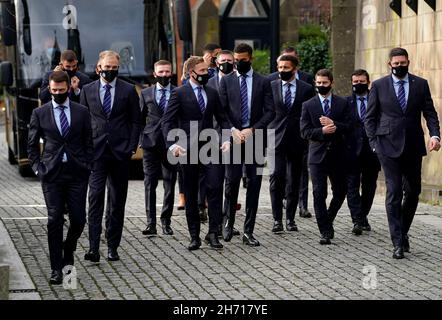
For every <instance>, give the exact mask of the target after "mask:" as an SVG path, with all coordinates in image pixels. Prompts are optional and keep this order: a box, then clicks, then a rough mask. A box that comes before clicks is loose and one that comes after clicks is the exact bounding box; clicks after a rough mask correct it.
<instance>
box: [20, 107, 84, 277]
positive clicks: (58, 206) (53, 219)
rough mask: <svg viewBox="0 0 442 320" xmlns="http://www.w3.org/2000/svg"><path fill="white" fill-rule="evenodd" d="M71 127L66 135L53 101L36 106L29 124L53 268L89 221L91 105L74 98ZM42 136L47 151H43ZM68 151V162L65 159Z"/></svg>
mask: <svg viewBox="0 0 442 320" xmlns="http://www.w3.org/2000/svg"><path fill="white" fill-rule="evenodd" d="M69 108H70V116H71V121H70V129H69V132H68V134H67V135H66V136H65V137H63V136H62V135H61V133H60V130H59V129H58V127H57V124H56V121H55V118H54V110H53V105H52V102H49V103H46V104H44V105H43V106H41V107H40V108H37V109H34V110H33V112H32V116H31V121H30V125H29V136H28V155H29V160H30V161H31V164H32V168H33V169H34V171H35V172H38V173H37V175H38V177H39V178H40V180H41V184H42V189H43V194H44V198H45V202H46V207H47V209H48V243H49V256H50V261H51V269H52V270H61V269H62V268H63V250H64V253H65V255H66V254H68V255H70V254H72V253H73V252H74V251H75V250H76V247H77V240H78V238H80V236H81V233H82V232H83V229H84V225H85V223H86V195H87V184H88V178H89V174H90V169H91V167H92V157H93V144H92V129H91V120H90V116H89V112H88V110H87V108H85V107H84V106H82V105H79V104H77V103H75V102H72V101H71V102H70V106H69ZM40 138H41V139H43V141H44V144H43V152H42V154H41V155H40ZM63 154H66V162H63V160H62V159H63ZM66 208H67V209H68V212H69V221H70V223H69V229H68V232H67V236H66V240H65V241H64V243H63V224H64V223H63V216H64V213H65V212H66Z"/></svg>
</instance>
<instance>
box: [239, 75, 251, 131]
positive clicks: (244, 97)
mask: <svg viewBox="0 0 442 320" xmlns="http://www.w3.org/2000/svg"><path fill="white" fill-rule="evenodd" d="M241 77H242V78H241V86H240V89H239V91H240V94H241V122H242V123H241V125H242V126H243V127H245V126H246V124H247V123H248V121H249V103H248V99H249V96H248V90H247V81H246V78H247V74H243V75H242V76H241Z"/></svg>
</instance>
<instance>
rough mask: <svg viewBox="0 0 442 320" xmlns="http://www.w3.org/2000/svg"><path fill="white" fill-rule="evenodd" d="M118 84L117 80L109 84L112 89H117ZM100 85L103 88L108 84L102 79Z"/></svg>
mask: <svg viewBox="0 0 442 320" xmlns="http://www.w3.org/2000/svg"><path fill="white" fill-rule="evenodd" d="M116 83H117V78H115V79H114V80H113V81H112V82H109V84H110V85H111V86H112V88H115V84H116ZM100 84H101V88H103V87H104V86H105V85H107V84H108V83H106V82H104V81H103V79H102V78H101V77H100Z"/></svg>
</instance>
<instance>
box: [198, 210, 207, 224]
mask: <svg viewBox="0 0 442 320" xmlns="http://www.w3.org/2000/svg"><path fill="white" fill-rule="evenodd" d="M199 213H200V221H201V222H206V221H207V211H206V208H199Z"/></svg>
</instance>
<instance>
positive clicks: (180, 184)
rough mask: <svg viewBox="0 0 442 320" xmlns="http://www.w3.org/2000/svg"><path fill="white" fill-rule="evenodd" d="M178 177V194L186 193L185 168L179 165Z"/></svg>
mask: <svg viewBox="0 0 442 320" xmlns="http://www.w3.org/2000/svg"><path fill="white" fill-rule="evenodd" d="M177 175H178V192H179V193H184V179H183V168H182V166H181V165H180V164H178V165H177Z"/></svg>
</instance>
